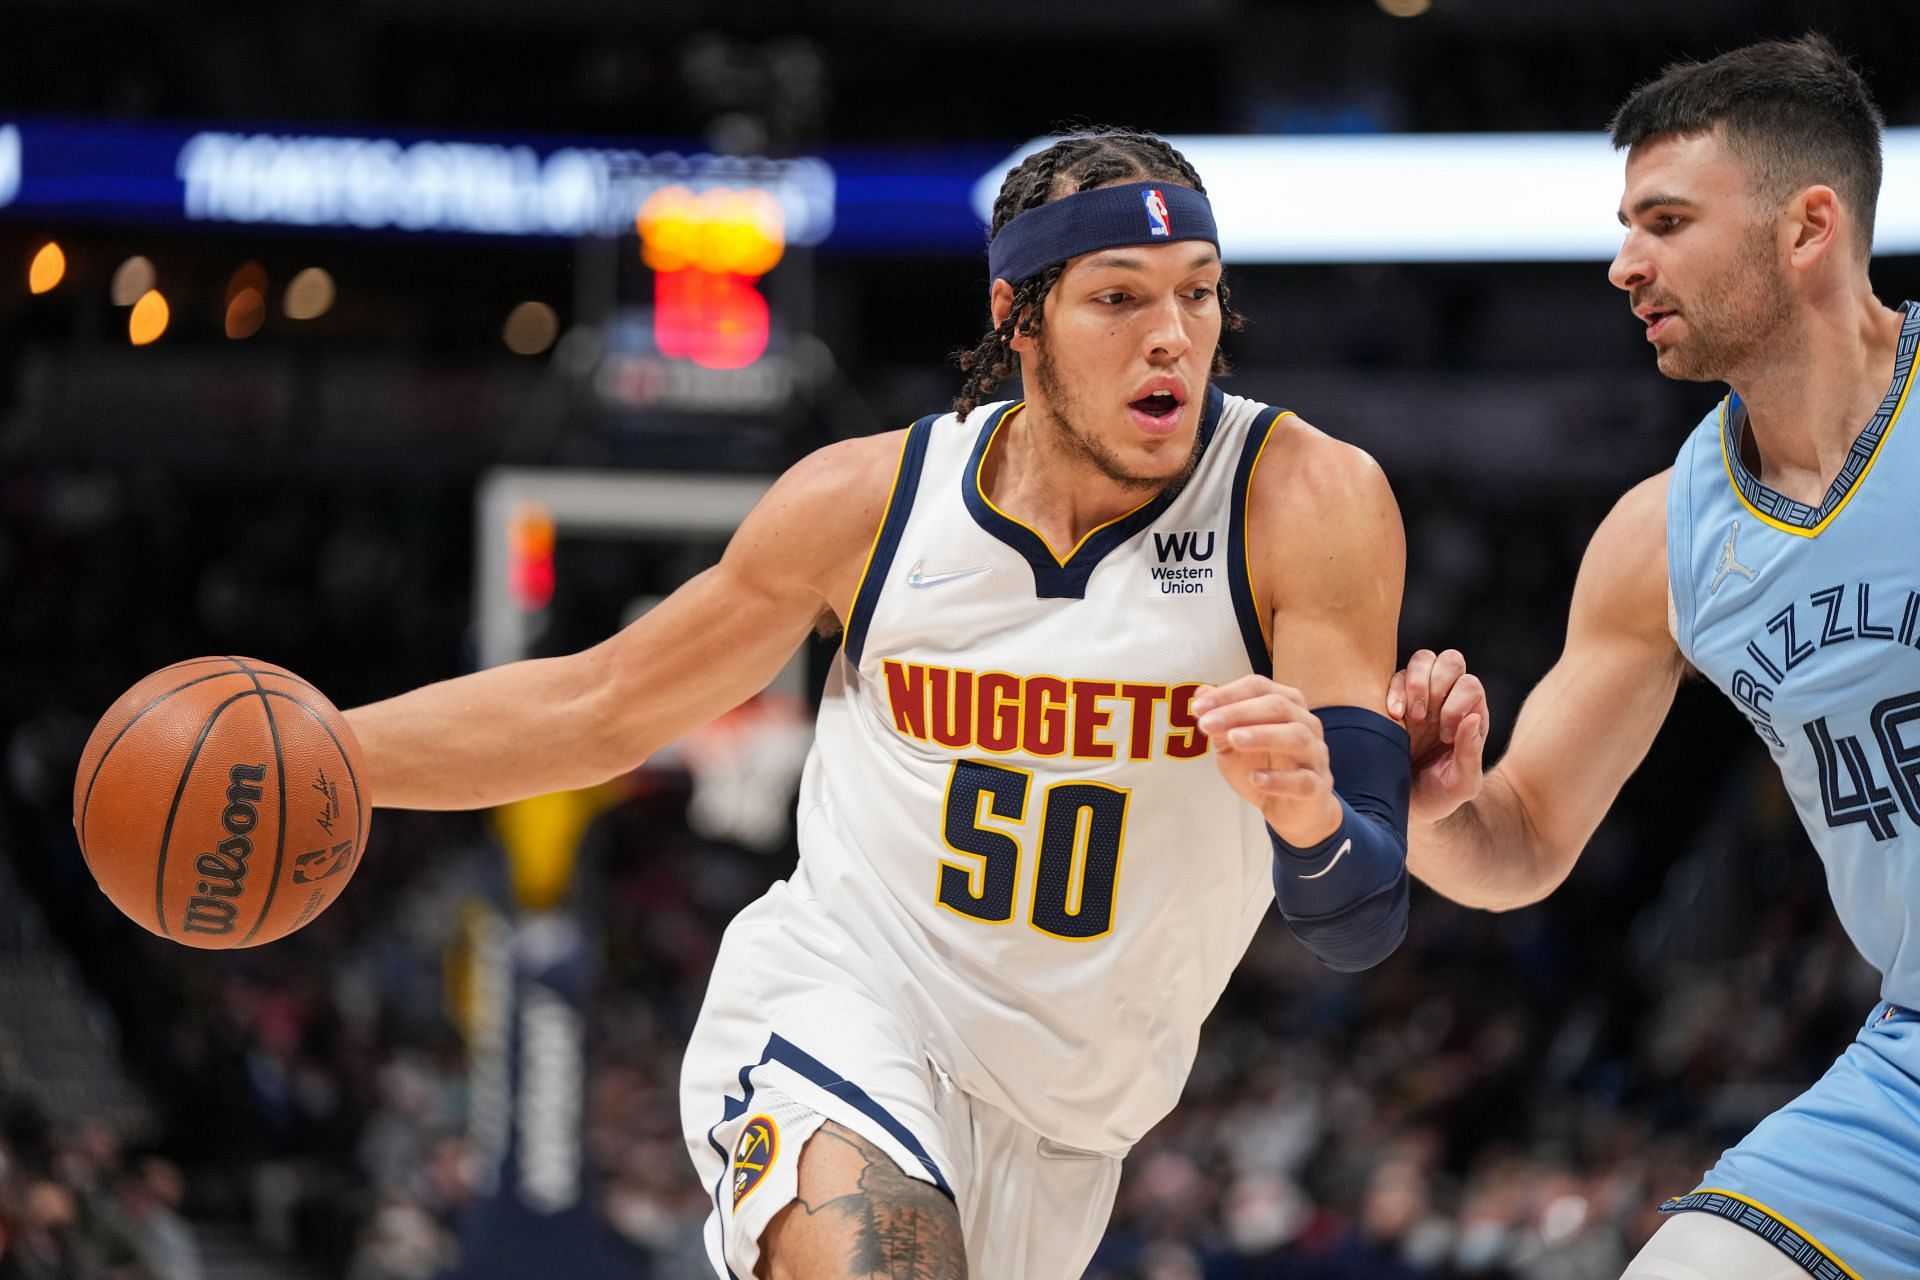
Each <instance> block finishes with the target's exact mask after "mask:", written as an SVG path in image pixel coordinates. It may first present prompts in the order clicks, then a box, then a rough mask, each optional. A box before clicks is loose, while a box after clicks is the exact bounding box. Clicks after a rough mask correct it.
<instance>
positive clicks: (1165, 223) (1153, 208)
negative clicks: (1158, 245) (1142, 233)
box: [1140, 187, 1173, 236]
mask: <svg viewBox="0 0 1920 1280" xmlns="http://www.w3.org/2000/svg"><path fill="white" fill-rule="evenodd" d="M1140 200H1141V202H1142V203H1144V204H1145V205H1146V206H1147V233H1148V234H1149V235H1155V236H1170V235H1172V234H1173V218H1172V217H1171V215H1169V214H1168V213H1167V198H1166V197H1165V196H1163V195H1161V194H1160V191H1159V188H1157V187H1155V188H1150V189H1148V190H1146V191H1142V192H1141V193H1140Z"/></svg>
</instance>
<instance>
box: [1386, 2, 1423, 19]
mask: <svg viewBox="0 0 1920 1280" xmlns="http://www.w3.org/2000/svg"><path fill="white" fill-rule="evenodd" d="M1376 3H1378V4H1379V6H1380V8H1381V10H1382V11H1383V12H1385V13H1387V14H1389V15H1391V16H1392V17H1395V18H1417V17H1419V16H1420V15H1421V14H1423V13H1425V12H1426V11H1427V10H1429V9H1431V8H1433V0H1376Z"/></svg>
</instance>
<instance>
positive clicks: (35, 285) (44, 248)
mask: <svg viewBox="0 0 1920 1280" xmlns="http://www.w3.org/2000/svg"><path fill="white" fill-rule="evenodd" d="M66 274H67V255H66V251H65V250H63V249H61V247H60V244H59V242H58V241H56V240H49V241H47V242H46V243H45V244H43V245H41V246H40V252H38V253H36V254H34V255H33V261H32V263H30V264H29V265H28V267H27V288H28V289H29V290H31V291H32V292H34V293H46V292H48V291H49V290H51V289H52V288H53V287H54V286H55V285H57V284H59V283H60V282H61V281H62V280H63V279H65V278H66Z"/></svg>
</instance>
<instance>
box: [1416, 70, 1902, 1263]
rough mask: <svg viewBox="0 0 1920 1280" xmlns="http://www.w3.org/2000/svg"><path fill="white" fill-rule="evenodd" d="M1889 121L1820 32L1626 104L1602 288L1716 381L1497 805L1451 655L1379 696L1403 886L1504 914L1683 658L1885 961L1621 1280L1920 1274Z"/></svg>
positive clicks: (1678, 358)
mask: <svg viewBox="0 0 1920 1280" xmlns="http://www.w3.org/2000/svg"><path fill="white" fill-rule="evenodd" d="M1880 124H1881V121H1880V114H1879V112H1878V110H1877V109H1876V108H1875V107H1874V105H1873V102H1872V101H1871V99H1870V98H1869V97H1868V95H1867V91H1866V86H1865V85H1864V84H1863V83H1862V82H1861V80H1860V78H1859V77H1858V75H1856V74H1855V73H1854V71H1853V70H1852V69H1851V68H1850V67H1848V66H1847V64H1846V62H1845V61H1844V60H1843V59H1842V58H1840V57H1839V55H1837V54H1836V53H1835V52H1834V51H1833V49H1832V48H1831V47H1830V46H1829V45H1828V44H1826V43H1825V42H1824V41H1822V40H1819V39H1817V38H1808V39H1804V40H1801V41H1797V42H1794V43H1766V44H1758V45H1753V46H1750V47H1748V48H1745V49H1741V50H1737V51H1735V52H1732V53H1729V54H1725V55H1723V56H1721V57H1719V58H1716V59H1714V60H1713V61H1711V62H1708V63H1705V64H1687V65H1681V66H1675V67H1672V68H1670V69H1668V71H1667V72H1666V73H1665V74H1663V75H1662V76H1661V77H1660V78H1659V79H1657V80H1655V81H1653V82H1652V83H1650V84H1648V85H1646V86H1644V87H1642V88H1641V89H1639V90H1637V91H1636V92H1635V93H1634V94H1633V96H1632V97H1630V98H1629V99H1628V100H1627V102H1626V103H1625V105H1624V106H1622V107H1621V109H1620V112H1619V114H1618V116H1616V117H1615V119H1614V123H1613V140H1614V145H1615V146H1617V147H1624V148H1628V149H1629V150H1628V153H1627V166H1626V194H1625V196H1624V198H1623V200H1622V202H1621V206H1620V217H1621V220H1622V221H1623V222H1624V223H1625V224H1626V226H1627V236H1626V242H1625V243H1624V244H1623V245H1622V246H1621V249H1620V253H1619V255H1618V256H1617V257H1616V258H1615V259H1614V262H1613V267H1612V270H1611V272H1610V275H1611V278H1612V280H1613V283H1614V284H1615V285H1617V286H1619V287H1620V288H1621V289H1624V290H1626V291H1627V292H1628V293H1629V294H1630V295H1631V300H1632V305H1633V311H1634V314H1635V315H1636V316H1638V317H1639V318H1640V319H1641V320H1642V322H1644V323H1645V324H1646V326H1647V339H1648V341H1650V342H1651V343H1652V344H1653V347H1654V351H1655V352H1656V354H1657V356H1658V360H1659V365H1660V370H1661V372H1663V373H1665V374H1666V375H1667V376H1669V377H1673V378H1686V379H1693V380H1702V381H1704V380H1724V381H1725V382H1727V383H1729V384H1731V386H1732V392H1731V394H1729V395H1728V396H1727V397H1726V399H1725V400H1723V401H1722V402H1721V403H1720V405H1719V406H1718V407H1717V408H1715V409H1714V410H1713V411H1712V412H1711V413H1709V414H1708V415H1707V417H1706V419H1705V420H1704V421H1703V422H1701V424H1700V425H1699V426H1698V427H1697V428H1696V429H1695V430H1694V431H1693V433H1692V434H1691V435H1689V436H1688V437H1687V440H1686V443H1685V444H1684V445H1682V446H1681V449H1680V454H1679V458H1678V460H1677V461H1676V462H1675V464H1674V466H1673V467H1672V468H1671V469H1670V470H1668V471H1665V472H1662V473H1661V474H1660V475H1657V476H1654V477H1653V478H1652V479H1650V480H1647V481H1645V482H1643V483H1642V484H1640V485H1639V486H1638V487H1637V488H1635V489H1633V490H1632V491H1631V492H1629V493H1628V494H1627V495H1626V496H1625V497H1624V498H1623V499H1621V501H1620V503H1619V505H1618V506H1616V507H1615V508H1614V510H1613V512H1612V514H1610V515H1609V516H1608V517H1607V519H1606V521H1605V522H1604V523H1603V524H1602V525H1601V526H1600V529H1599V531H1598V532H1597V533H1596V534H1595V535H1594V538H1593V542H1592V545H1591V546H1590V547H1589V549H1588V551H1587V556H1586V560H1585V562H1584V564H1582V566H1581V569H1580V577H1579V581H1578V583H1577V585H1576V586H1575V588H1574V597H1573V609H1572V616H1571V618H1570V619H1569V622H1568V626H1567V643H1566V649H1565V652H1564V653H1563V654H1562V655H1561V657H1560V660H1559V662H1558V663H1557V664H1556V665H1555V666H1554V668H1553V670H1552V671H1550V672H1549V673H1548V674H1547V676H1546V678H1545V679H1544V680H1542V681H1541V682H1540V685H1539V687H1538V688H1537V689H1535V690H1534V693H1533V696H1532V697H1530V698H1528V699H1527V702H1526V705H1525V706H1524V707H1523V708H1522V709H1521V712H1520V717H1519V721H1518V722H1517V723H1516V724H1515V726H1514V732H1513V741H1512V745H1511V747H1510V749H1509V750H1508V752H1507V754H1506V756H1505V757H1504V758H1503V759H1502V760H1501V761H1500V764H1499V765H1498V767H1496V768H1495V769H1493V770H1492V771H1491V772H1490V773H1489V774H1488V775H1487V776H1486V778H1485V781H1484V784H1482V782H1481V779H1480V776H1479V753H1480V747H1481V744H1482V742H1483V741H1484V737H1485V724H1486V718H1485V701H1484V697H1483V695H1482V694H1481V691H1480V689H1479V685H1478V682H1477V681H1475V680H1474V679H1473V678H1472V677H1471V676H1465V675H1463V674H1462V673H1463V664H1462V662H1461V660H1460V657H1459V655H1458V654H1457V653H1454V652H1452V651H1449V652H1448V653H1446V654H1442V655H1440V656H1439V657H1438V658H1437V659H1436V657H1435V656H1434V655H1433V654H1432V653H1430V652H1426V651H1423V652H1421V653H1419V654H1416V655H1415V656H1414V658H1413V659H1412V660H1411V661H1410V662H1409V664H1408V670H1407V672H1406V674H1405V677H1404V687H1402V683H1401V678H1399V677H1396V681H1395V689H1394V692H1393V694H1392V695H1391V697H1390V702H1391V703H1392V705H1393V706H1394V707H1395V708H1396V709H1397V708H1398V707H1399V706H1400V705H1401V702H1402V700H1403V699H1404V700H1405V702H1406V704H1407V714H1408V720H1409V723H1413V724H1419V723H1425V722H1428V721H1429V718H1430V717H1437V719H1438V721H1439V723H1440V725H1441V729H1442V735H1443V736H1445V737H1448V738H1450V739H1452V740H1453V742H1454V746H1453V747H1452V749H1451V750H1450V751H1447V750H1442V751H1441V752H1439V753H1436V754H1437V755H1438V757H1439V758H1438V759H1436V760H1435V761H1434V763H1433V765H1432V766H1431V767H1423V768H1422V769H1421V771H1420V776H1419V777H1417V779H1416V801H1415V822H1414V827H1413V834H1412V853H1411V857H1410V865H1411V867H1412V868H1413V870H1414V872H1415V874H1417V875H1419V876H1420V877H1421V878H1422V879H1424V880H1425V881H1427V882H1428V883H1429V884H1431V885H1433V886H1434V887H1435V888H1436V889H1438V890H1440V892H1442V893H1444V894H1446V895H1447V896H1449V897H1451V898H1455V899H1457V900H1458V901H1461V902H1464V903H1468V904H1471V905H1475V906H1482V907H1488V908H1492V909H1495V910H1500V909H1504V908H1508V907H1516V906H1521V905H1524V904H1526V903H1530V902H1534V901H1536V900H1538V899H1540V898H1542V897H1544V896H1545V895H1546V894H1547V893H1549V892H1550V891H1551V890H1552V889H1553V888H1554V886H1555V885H1557V884H1559V883H1560V881H1561V880H1563V879H1564V878H1565V877H1566V875H1567V873H1568V871H1569V870H1571V869H1572V866H1573V862H1574V859H1575V858H1576V857H1578V855H1579V853H1580V849H1581V847H1582V846H1583V845H1584V844H1585V843H1586V842H1587V839H1588V837H1590V836H1591V835H1592V834H1593V830H1594V828H1595V827H1596V826H1597V825H1598V824H1599V822H1600V819H1601V817H1602V816H1603V815H1604V814H1605V812H1606V810H1607V807H1608V806H1609V805H1610V804H1611V803H1612V802H1613V798H1614V796H1615V795H1616V794H1617V793H1618V792H1619V789H1620V786H1621V784H1622V783H1623V782H1624V781H1625V780H1626V778H1627V775H1628V774H1630V773H1631V772H1632V771H1633V769H1634V768H1635V767H1636V766H1637V765H1638V764H1639V762H1640V760H1641V759H1642V757H1644V756H1645V754H1646V751H1647V748H1648V746H1649V745H1650V744H1651V742H1652V740H1653V735H1654V733H1655V731H1656V730H1657V729H1658V728H1659V727H1660V723H1661V721H1662V720H1664V719H1665V717H1666V714H1667V709H1668V707H1669V706H1670V705H1671V703H1672V700H1673V694H1674V688H1675V685H1676V683H1677V682H1678V680H1679V678H1680V674H1681V672H1682V671H1683V670H1684V669H1685V667H1686V666H1687V665H1688V664H1691V665H1692V666H1694V667H1696V668H1697V669H1699V670H1700V671H1701V672H1702V673H1703V674H1704V675H1706V677H1707V678H1708V679H1710V680H1712V681H1713V682H1714V683H1715V684H1716V685H1718V686H1719V687H1720V688H1721V690H1722V691H1723V692H1725V693H1726V695H1727V696H1728V697H1729V698H1731V699H1733V701H1734V702H1735V704H1736V705H1738V706H1739V708H1740V709H1741V710H1742V711H1743V712H1744V713H1745V714H1746V716H1747V717H1748V719H1749V720H1750V721H1751V722H1752V724H1753V728H1754V731H1755V732H1756V733H1758V734H1759V735H1760V737H1761V739H1762V740H1763V741H1765V742H1766V744H1767V746H1768V748H1769V750H1770V751H1771V752H1772V754H1773V758H1774V761H1775V763H1777V764H1778V766H1779V768H1780V772H1781V775H1782V776H1783V778H1784V779H1785V781H1786V785H1787V790H1788V792H1789V793H1790V794H1791V795H1792V797H1793V801H1794V805H1795V807H1796V808H1797V809H1798V810H1799V812H1800V816H1801V820H1802V821H1803V822H1804V823H1805V824H1806V827H1807V830H1808V832H1809V833H1810V834H1811V836H1812V837H1813V843H1814V846H1815V847H1816V848H1817V849H1818V850H1819V851H1820V856H1821V857H1822V859H1824V860H1825V862H1826V865H1827V877H1828V882H1829V883H1830V885H1831V886H1832V890H1833V896H1834V904H1835V906H1836V907H1837V908H1838V909H1839V913H1840V918H1841V920H1842V922H1843V923H1844V924H1845V926H1846V928H1847V931H1848V933H1849V935H1850V936H1851V937H1852V938H1853V941H1854V943H1855V944H1856V945H1857V946H1858V947H1859V948H1860V950H1861V952H1862V953H1863V954H1864V955H1865V956H1866V957H1867V959H1868V960H1869V961H1871V962H1872V963H1873V964H1874V965H1875V966H1876V967H1877V968H1878V969H1879V970H1880V973H1881V975H1882V984H1881V994H1882V996H1883V997H1884V1002H1883V1003H1882V1004H1880V1005H1878V1006H1877V1007H1875V1008H1874V1009H1873V1010H1872V1011H1871V1013H1870V1014H1869V1015H1868V1017H1867V1021H1866V1025H1865V1026H1864V1027H1863V1028H1862V1030H1861V1031H1860V1033H1859V1036H1858V1037H1857V1039H1856V1040H1855V1042H1854V1043H1853V1045H1852V1046H1851V1047H1850V1048H1848V1049H1847V1051H1846V1052H1845V1053H1844V1054H1842V1055H1841V1057H1840V1059H1839V1060H1838V1061H1837V1062H1835V1063H1834V1065H1833V1067H1832V1069H1831V1070H1830V1071H1828V1072H1827V1074H1826V1075H1825V1076H1824V1077H1822V1079H1821V1080H1820V1081H1819V1082H1818V1083H1817V1084H1815V1085H1814V1086H1813V1088H1811V1089H1810V1090H1808V1091H1807V1092H1806V1093H1805V1094H1803V1095H1801V1097H1800V1098H1798V1099H1797V1100H1795V1101H1794V1102H1792V1103H1789V1104H1788V1105H1787V1106H1786V1107H1784V1108H1783V1109H1781V1110H1780V1111H1778V1112H1776V1113H1775V1114H1774V1115H1772V1116H1770V1117H1768V1118H1767V1119H1766V1120H1764V1121H1762V1122H1761V1123H1760V1125H1759V1126H1758V1127H1757V1128H1755V1129H1754V1131H1753V1132H1752V1133H1751V1134H1749V1135H1748V1136H1747V1137H1746V1139H1745V1140H1743V1141H1742V1142H1741V1143H1740V1144H1739V1145H1737V1146H1735V1147H1734V1148H1733V1149H1732V1150H1730V1151H1728V1152H1726V1153H1725V1154H1724V1155H1723V1156H1722V1157H1721V1159H1720V1162H1719V1164H1718V1165H1717V1166H1715V1168H1714V1169H1713V1170H1712V1171H1710V1172H1709V1173H1708V1174H1707V1175H1706V1176H1705V1178H1703V1179H1702V1181H1701V1183H1700V1186H1699V1188H1698V1189H1696V1190H1695V1191H1694V1192H1693V1193H1692V1194H1689V1195H1683V1196H1679V1197H1677V1198H1676V1199H1674V1200H1670V1201H1668V1202H1667V1204H1665V1205H1663V1206H1662V1208H1663V1209H1664V1210H1666V1211H1668V1212H1671V1213H1674V1214H1675V1216H1674V1217H1672V1218H1670V1219H1669V1220H1668V1221H1667V1222H1666V1223H1665V1224H1664V1225H1663V1226H1662V1227H1661V1229H1660V1230H1659V1231H1658V1232H1656V1233H1655V1235H1654V1237H1653V1239H1652V1241H1650V1242H1649V1243H1648V1245H1647V1247H1646V1249H1645V1250H1644V1251H1643V1252H1642V1253H1641V1254H1640V1256H1639V1257H1638V1258H1637V1259H1636V1260H1635V1261H1634V1262H1633V1264H1632V1265H1631V1266H1630V1267H1629V1268H1628V1270H1627V1276H1628V1277H1633V1278H1645V1280H1653V1278H1655V1277H1658V1278H1660V1280H1783V1278H1784V1277H1788V1276H1798V1275H1800V1274H1801V1269H1802V1268H1804V1269H1805V1271H1806V1272H1809V1273H1811V1274H1813V1275H1815V1276H1820V1277H1829V1278H1834V1280H1837V1278H1838V1277H1840V1276H1843V1275H1844V1276H1850V1277H1855V1278H1856V1280H1857V1278H1858V1277H1870V1278H1871V1280H1916V1278H1920V1013H1916V1012H1915V1010H1916V1009H1920V928H1916V925H1920V724H1916V723H1915V722H1916V721H1920V653H1916V647H1920V646H1917V642H1920V558H1916V555H1915V543H1914V539H1913V534H1912V529H1913V507H1914V502H1915V500H1916V498H1917V497H1920V434H1916V432H1917V431H1920V428H1916V427H1913V426H1910V425H1909V426H1903V425H1902V417H1901V413H1902V409H1903V408H1904V407H1905V405H1906V399H1907V393H1908V389H1909V385H1910V382H1911V380H1912V376H1913V359H1914V352H1915V349H1916V347H1920V307H1916V306H1915V304H1913V303H1911V302H1910V303H1907V304H1905V305H1904V306H1903V307H1902V308H1900V309H1899V310H1890V309H1888V308H1887V307H1884V306H1882V305H1881V304H1880V302H1879V301H1878V300H1877V299H1876V298H1875V297H1874V294H1873V290H1872V287H1871V285H1870V284H1869V282H1868V279H1867V259H1868V253H1869V250H1870V247H1871V245H1872V241H1873V215H1874V206H1875V202H1876V199H1877V197H1878V193H1879V187H1880ZM1456 805H1457V806H1458V807H1457V808H1456V807H1455V806H1456ZM1682 1210H1694V1211H1697V1212H1680V1211H1682ZM1735 1224H1738V1225H1735Z"/></svg>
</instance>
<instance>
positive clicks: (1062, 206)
mask: <svg viewBox="0 0 1920 1280" xmlns="http://www.w3.org/2000/svg"><path fill="white" fill-rule="evenodd" d="M1174 240H1206V241H1208V242H1210V243H1211V244H1212V245H1213V247H1214V248H1215V249H1218V248H1219V247H1220V233H1219V232H1218V231H1216V230H1215V229H1214V226H1213V206H1212V205H1210V204H1208V203H1207V198H1206V197H1205V196H1203V195H1201V194H1200V193H1199V192H1198V191H1195V190H1194V189H1193V188H1192V187H1182V186H1178V185H1176V184H1174V183H1170V182H1129V183H1127V184H1126V185H1125V186H1120V187H1097V188H1095V189H1094V190H1092V191H1080V192H1076V193H1075V194H1073V195H1070V196H1062V197H1060V198H1059V199H1058V200H1049V201H1048V202H1047V203H1045V204H1043V205H1041V206H1040V207H1039V208H1037V209H1029V210H1027V211H1026V212H1025V213H1023V214H1021V215H1020V216H1019V217H1017V218H1014V219H1012V220H1011V221H1009V222H1008V223H1007V225H1006V226H1004V227H1002V228H1000V233H999V234H998V235H996V236H994V238H993V242H992V243H991V244H989V245H988V246H987V271H988V273H989V274H990V275H991V276H992V277H993V278H994V279H995V280H1005V281H1006V282H1007V283H1008V284H1018V283H1019V282H1020V281H1022V280H1024V279H1026V278H1027V277H1028V276H1030V275H1033V274H1035V273H1036V272H1039V271H1044V270H1045V269H1046V268H1048V267H1050V266H1052V265H1053V264H1054V263H1056V262H1065V261H1066V260H1067V259H1068V258H1077V257H1079V256H1080V255H1081V254H1083V253H1096V252H1098V251H1099V250H1101V249H1112V248H1115V247H1117V246H1119V245H1123V244H1162V243H1166V242H1170V241H1174Z"/></svg>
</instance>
